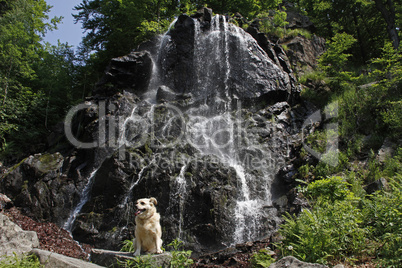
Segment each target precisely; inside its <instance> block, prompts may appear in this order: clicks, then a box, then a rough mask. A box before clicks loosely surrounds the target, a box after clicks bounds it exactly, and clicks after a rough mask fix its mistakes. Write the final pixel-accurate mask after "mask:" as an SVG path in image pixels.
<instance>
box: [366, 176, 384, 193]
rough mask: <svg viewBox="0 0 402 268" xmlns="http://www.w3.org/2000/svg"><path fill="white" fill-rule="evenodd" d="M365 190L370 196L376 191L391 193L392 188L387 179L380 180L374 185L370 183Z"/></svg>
mask: <svg viewBox="0 0 402 268" xmlns="http://www.w3.org/2000/svg"><path fill="white" fill-rule="evenodd" d="M364 190H365V191H366V192H367V193H368V194H372V193H374V192H376V191H379V190H385V191H389V190H390V187H389V185H388V182H387V180H386V179H385V178H380V179H378V180H376V181H374V182H372V183H370V184H369V185H366V186H365V187H364Z"/></svg>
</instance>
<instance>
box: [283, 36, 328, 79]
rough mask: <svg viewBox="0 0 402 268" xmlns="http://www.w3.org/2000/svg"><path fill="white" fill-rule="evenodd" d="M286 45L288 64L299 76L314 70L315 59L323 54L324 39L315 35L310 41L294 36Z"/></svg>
mask: <svg viewBox="0 0 402 268" xmlns="http://www.w3.org/2000/svg"><path fill="white" fill-rule="evenodd" d="M286 45H287V47H288V48H289V50H288V52H287V54H288V57H289V60H290V64H291V66H293V68H294V69H295V70H296V71H297V72H298V73H299V74H302V73H304V72H308V71H312V70H314V68H315V67H316V66H317V59H318V58H319V57H320V56H321V55H322V54H323V53H324V52H325V39H324V38H322V37H318V36H316V35H313V37H312V38H311V39H307V38H306V37H303V36H296V37H295V38H293V39H291V40H290V41H289V42H287V44H286Z"/></svg>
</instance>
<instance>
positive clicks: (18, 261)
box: [0, 253, 43, 268]
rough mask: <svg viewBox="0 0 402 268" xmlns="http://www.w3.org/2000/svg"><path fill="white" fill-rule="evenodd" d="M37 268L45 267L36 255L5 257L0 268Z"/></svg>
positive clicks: (0, 263) (0, 262)
mask: <svg viewBox="0 0 402 268" xmlns="http://www.w3.org/2000/svg"><path fill="white" fill-rule="evenodd" d="M6 267H7V268H37V267H43V266H42V265H41V264H40V262H39V260H38V257H37V256H36V255H21V256H18V255H17V254H15V253H14V256H9V257H5V258H4V259H2V260H1V261H0V268H6Z"/></svg>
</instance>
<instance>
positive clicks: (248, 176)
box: [65, 15, 283, 245]
mask: <svg viewBox="0 0 402 268" xmlns="http://www.w3.org/2000/svg"><path fill="white" fill-rule="evenodd" d="M181 18H182V19H183V17H181ZM186 20H187V21H186V23H183V22H182V21H180V20H177V22H180V23H183V24H185V26H183V25H181V27H182V28H185V29H184V30H183V29H181V30H180V31H182V30H183V31H186V32H185V33H184V34H183V32H180V33H178V32H177V31H175V29H174V30H173V25H174V24H175V23H176V20H175V21H174V22H173V23H172V24H171V26H170V27H169V30H168V32H166V33H165V34H164V35H161V36H160V37H159V39H158V41H157V43H156V44H155V47H152V48H151V49H150V52H152V53H150V57H151V62H152V73H151V77H149V79H150V80H149V85H148V89H147V91H146V92H145V93H144V94H143V95H138V97H139V98H136V99H135V100H133V101H132V102H130V101H128V102H129V104H128V105H126V106H127V107H131V108H132V109H131V110H129V109H125V110H124V111H125V112H121V113H124V114H119V117H118V121H119V136H118V138H117V143H118V146H117V147H118V149H116V148H114V150H115V151H114V152H113V153H116V152H117V151H118V153H119V158H120V159H119V160H121V159H125V158H124V157H126V156H127V155H130V157H131V156H133V155H134V159H130V161H133V162H135V163H136V164H137V165H136V167H135V168H133V167H132V166H129V165H130V164H132V163H129V161H125V162H124V161H120V162H118V163H119V168H120V167H122V169H124V172H121V173H122V175H121V176H122V177H118V176H120V174H119V175H118V176H117V177H118V178H119V179H120V180H119V183H120V182H123V183H124V185H123V184H122V185H123V186H122V188H121V189H125V191H123V193H121V195H119V194H116V196H118V199H116V200H118V203H117V207H116V208H117V210H112V209H111V211H114V212H113V213H115V214H113V215H112V216H113V217H116V216H115V215H118V216H117V217H124V220H125V221H122V222H125V223H127V222H128V221H129V220H132V216H131V215H129V214H130V213H131V212H130V211H131V209H132V208H130V206H132V203H131V199H136V198H137V195H138V198H139V197H145V196H142V195H143V194H145V193H147V194H153V195H155V197H157V196H158V198H160V199H158V200H163V201H166V200H168V202H166V203H167V204H164V203H161V204H160V206H162V205H165V206H166V207H164V208H163V209H164V211H163V210H162V211H160V213H161V215H162V216H163V217H164V218H166V219H167V220H166V222H165V224H166V225H168V226H167V227H166V230H167V232H170V233H169V235H171V236H175V237H179V238H181V239H183V240H186V239H188V240H192V243H197V239H198V238H199V237H198V236H203V235H204V234H205V233H208V232H209V231H210V230H217V232H220V233H219V234H218V235H216V236H217V237H218V236H219V237H218V238H217V242H216V243H217V244H218V243H220V245H222V244H226V245H229V244H232V245H233V244H236V243H242V242H245V241H250V240H256V239H259V238H261V237H264V236H266V235H267V230H272V226H275V223H272V222H271V221H276V217H277V216H276V210H275V208H273V205H272V200H271V199H272V197H271V184H272V181H273V179H274V176H275V174H276V173H277V172H278V166H277V164H276V163H275V161H274V160H275V158H277V155H276V152H274V151H273V150H272V148H269V146H270V145H269V144H268V143H266V142H261V136H260V135H259V133H257V132H254V130H255V128H253V127H252V126H253V124H254V123H255V122H254V121H253V120H254V118H253V116H250V113H251V112H250V113H248V114H247V113H246V112H244V110H243V107H242V103H241V100H243V99H244V100H249V99H248V96H249V95H247V94H245V93H244V91H248V90H251V91H252V90H254V89H250V87H246V84H247V83H250V81H252V80H253V79H254V78H255V76H258V79H259V80H258V83H257V82H256V83H254V84H253V85H256V88H257V89H255V91H253V92H252V93H250V96H251V97H250V99H257V98H259V97H260V96H262V95H263V94H266V93H267V92H270V91H269V90H266V88H268V87H270V86H272V87H276V86H277V85H278V84H279V83H282V80H281V79H282V78H283V77H282V76H281V75H282V73H279V71H278V67H277V66H276V65H270V63H271V62H272V61H271V60H270V59H269V57H268V56H267V55H266V53H265V52H264V51H263V50H262V49H261V48H260V47H259V46H258V44H257V42H256V40H254V39H253V38H252V37H251V36H250V35H249V34H247V33H245V32H244V31H243V30H242V29H240V28H239V27H237V26H234V25H232V24H230V23H228V21H227V19H226V17H225V16H221V15H216V16H214V17H213V18H212V19H211V21H210V23H209V24H208V23H205V21H202V20H201V21H200V20H198V19H195V18H193V19H191V18H190V17H187V18H186ZM192 22H193V23H194V24H192ZM179 25H180V24H179ZM193 25H194V28H192V27H193ZM186 27H187V28H186ZM171 29H172V30H171ZM189 29H190V30H189ZM193 30H194V31H193ZM189 33H191V34H189ZM175 34H176V36H175ZM180 34H183V36H184V37H183V36H181V35H180ZM192 34H194V36H193V37H194V40H192V39H191V37H192V36H191V35H192ZM177 35H178V36H179V37H178V36H177ZM176 38H178V39H179V42H184V43H185V42H188V43H185V44H184V45H183V46H180V43H179V42H177V43H175V42H176V41H177V39H176ZM184 39H185V40H186V41H183V40H184ZM188 40H190V41H188ZM192 42H194V43H192ZM183 47H184V48H183ZM183 51H184V52H183ZM179 52H180V53H179ZM182 54H185V55H182ZM261 57H262V58H261ZM250 58H251V59H252V60H253V61H251V60H250ZM177 66H179V67H177ZM243 66H247V68H248V69H243V68H242V67H243ZM267 66H268V67H272V68H273V69H274V71H272V72H271V73H268V74H266V73H263V74H261V73H258V71H256V70H260V69H261V70H265V69H267V68H266V67H267ZM176 67H177V69H175V68H176ZM277 71H278V73H279V74H278V73H275V72H277ZM272 74H273V75H272ZM275 75H276V76H275ZM147 79H148V78H147ZM182 80H184V81H185V82H184V83H180V82H181V81H182ZM185 87H188V88H185ZM261 88H262V89H261ZM264 90H265V91H264ZM273 90H274V89H273ZM160 92H161V93H160ZM132 93H133V95H135V94H137V92H132ZM163 94H166V96H167V97H166V98H167V100H165V99H164V98H163V96H162V97H160V96H161V95H163ZM169 94H171V95H169ZM242 94H243V95H242ZM123 95H124V94H123ZM132 99H134V98H132ZM130 100H131V99H130ZM131 105H132V106H131ZM127 107H126V108H127ZM128 110H129V111H128ZM122 111H123V110H122ZM118 112H120V110H118ZM253 115H254V114H253ZM264 120H265V119H264ZM264 122H265V121H264ZM264 124H265V123H264ZM264 124H263V125H264ZM265 125H269V124H265ZM265 125H264V127H265ZM264 127H259V128H258V129H257V130H256V131H261V130H262V131H267V132H270V131H271V130H270V129H262V128H264ZM265 141H266V140H265ZM127 149H128V150H127ZM108 155H109V156H110V155H111V154H110V153H109V154H108ZM113 157H116V156H115V155H114V156H113ZM116 158H117V157H116ZM151 159H152V161H151ZM125 160H127V159H125ZM202 161H206V163H207V164H209V163H210V162H211V163H215V162H217V163H219V164H218V165H217V166H218V167H217V170H218V172H217V173H216V174H218V175H217V176H216V178H215V173H214V172H215V171H211V170H207V171H204V170H203V169H202V168H204V167H202V168H200V169H198V168H199V166H198V164H199V163H201V162H202ZM208 161H210V162H208ZM116 162H117V160H116ZM144 163H148V164H144ZM207 164H206V165H205V166H208V165H207ZM130 169H131V170H130ZM133 169H134V170H135V171H134V172H132V170H133ZM152 169H154V170H152ZM127 170H130V172H131V173H130V172H126V171H127ZM199 170H201V171H203V172H205V174H207V176H208V177H206V178H205V181H197V180H196V179H194V178H195V177H197V178H198V179H201V180H204V178H202V177H199V176H200V175H199V174H195V172H197V171H199ZM145 171H147V172H146V174H144V173H145ZM148 171H149V172H150V173H151V174H152V175H151V176H150V175H149V174H150V173H149V172H148ZM222 171H225V172H228V173H230V176H229V174H228V179H227V180H226V179H225V178H224V176H225V173H224V172H222ZM96 172H97V169H96V170H94V171H93V172H92V173H91V175H90V177H89V179H88V183H87V185H86V186H85V189H84V191H83V194H82V196H81V200H80V202H79V204H78V205H77V207H76V208H75V209H74V211H73V213H72V214H71V216H70V218H69V219H68V221H67V222H66V224H65V226H66V229H69V230H71V229H72V225H73V223H74V220H75V218H76V217H77V215H78V214H79V213H80V211H81V209H82V207H83V206H84V205H85V203H86V202H87V201H88V198H89V194H90V191H91V188H92V184H93V181H94V177H95V176H96ZM127 174H134V175H133V176H131V178H132V179H131V181H128V180H127V178H130V175H127ZM154 175H155V176H154ZM145 177H146V178H147V180H146V181H147V183H145V182H144V181H145ZM222 178H223V179H222ZM148 179H149V180H148ZM154 179H155V181H153V180H154ZM152 183H158V185H157V186H158V187H155V189H157V190H154V189H152V187H150V189H148V188H146V191H144V188H145V187H149V186H150V185H152ZM159 183H161V184H159ZM198 183H199V184H198ZM160 185H162V187H166V188H163V191H161V189H160ZM205 185H207V186H205ZM165 189H166V191H165ZM221 193H222V199H219V197H216V196H217V195H219V194H221ZM139 195H141V196H139ZM192 197H195V198H194V199H193V200H191V198H192ZM199 200H201V201H204V200H206V203H205V205H206V206H203V207H202V211H200V212H199V213H198V212H194V211H188V209H189V208H193V207H194V206H195V205H197V203H196V202H198V201H199ZM208 205H211V206H215V207H211V208H208V207H207V206H208ZM113 208H114V207H113ZM224 210H227V211H229V212H228V213H225V215H223V216H222V217H220V216H219V215H218V214H219V212H222V211H224ZM116 211H117V212H116ZM100 213H104V212H103V211H100ZM187 213H189V214H191V215H190V216H189V217H186V214H187ZM110 214H111V213H110ZM197 215H207V218H208V219H207V220H206V221H205V222H203V221H202V220H200V217H198V218H197ZM217 215H218V216H217ZM193 223H194V225H196V226H193V225H192V224H193ZM214 224H216V225H220V224H222V226H218V227H216V228H215V227H214V226H213V225H214ZM211 226H212V227H211ZM226 227H227V228H226ZM125 228H127V224H126V226H125ZM187 228H188V229H187ZM214 228H215V229H214ZM226 229H227V230H226ZM195 232H197V233H196V234H195ZM223 232H230V234H228V235H226V234H222V233H223ZM194 237H195V239H194ZM208 239H209V237H207V238H205V240H208ZM218 240H219V241H218ZM194 241H195V242H194ZM204 242H205V241H204ZM199 243H200V244H201V243H203V242H199ZM207 243H208V241H207Z"/></svg>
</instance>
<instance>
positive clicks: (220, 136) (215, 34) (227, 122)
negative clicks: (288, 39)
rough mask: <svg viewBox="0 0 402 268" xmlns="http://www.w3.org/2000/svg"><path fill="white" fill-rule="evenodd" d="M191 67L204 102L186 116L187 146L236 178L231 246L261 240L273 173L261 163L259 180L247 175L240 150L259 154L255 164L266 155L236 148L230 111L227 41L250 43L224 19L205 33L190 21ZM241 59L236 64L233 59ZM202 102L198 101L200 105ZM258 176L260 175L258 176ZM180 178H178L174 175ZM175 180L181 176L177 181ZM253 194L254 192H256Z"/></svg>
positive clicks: (235, 122)
mask: <svg viewBox="0 0 402 268" xmlns="http://www.w3.org/2000/svg"><path fill="white" fill-rule="evenodd" d="M194 25H195V30H194V32H195V37H194V43H195V45H194V66H195V70H196V72H195V74H194V76H195V78H196V82H195V89H193V90H192V92H193V93H194V94H195V98H199V99H202V100H203V101H204V103H203V104H202V105H200V106H198V107H195V108H192V109H190V110H189V111H188V113H187V116H188V122H187V124H186V129H187V132H188V135H189V136H190V137H191V138H190V139H189V141H190V142H191V144H192V145H193V146H194V147H196V148H197V149H198V150H199V151H200V152H201V154H204V155H214V156H216V157H217V158H218V159H219V160H220V162H222V163H224V164H225V165H228V166H230V167H232V168H234V169H235V171H236V174H237V177H238V185H239V187H238V191H239V194H238V199H237V203H236V208H235V211H234V214H235V216H234V223H235V225H236V228H235V233H234V235H233V241H232V242H234V243H239V242H243V241H247V240H252V239H256V238H257V237H259V236H261V235H262V233H261V232H262V231H263V229H264V227H262V226H261V220H262V218H263V217H266V214H267V213H268V214H269V213H272V217H273V218H274V217H275V216H274V213H275V211H270V208H272V203H271V195H270V184H271V180H272V178H273V174H274V173H273V172H274V169H272V167H271V166H270V165H269V164H268V163H262V164H261V167H259V168H260V170H259V175H258V176H256V175H254V174H252V173H251V172H253V170H252V169H251V168H250V167H249V165H250V163H247V161H244V159H243V161H242V159H241V158H242V151H244V150H250V151H253V150H254V152H257V153H258V154H260V156H261V157H260V159H259V160H260V161H262V162H264V161H265V160H266V159H264V154H265V156H269V154H270V153H271V151H270V150H269V149H268V148H263V146H259V145H258V146H257V148H252V146H251V145H250V144H242V142H241V137H240V136H239V135H241V134H242V133H241V132H242V130H239V129H238V128H239V127H240V124H241V122H239V121H241V120H242V118H241V115H239V112H240V110H241V107H235V108H236V109H233V106H234V104H233V98H234V97H235V96H233V95H231V92H230V76H231V65H230V55H231V51H230V47H229V41H230V40H229V39H235V40H236V43H237V46H238V47H237V48H236V49H239V50H240V54H241V53H246V51H241V50H246V49H247V46H248V45H247V42H255V40H254V39H252V38H251V37H248V36H247V34H245V33H244V32H242V30H240V29H239V28H237V27H236V26H234V25H231V24H229V23H227V22H226V18H225V17H224V16H220V15H216V16H215V17H214V18H213V19H212V21H211V29H210V30H209V31H205V32H203V31H202V29H201V28H200V23H199V22H198V21H197V20H194ZM237 60H242V59H237ZM201 103H202V102H201ZM260 174H261V175H260ZM179 177H180V176H179ZM180 178H181V177H180ZM257 189H258V190H257Z"/></svg>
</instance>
